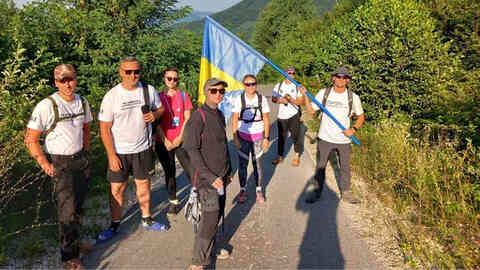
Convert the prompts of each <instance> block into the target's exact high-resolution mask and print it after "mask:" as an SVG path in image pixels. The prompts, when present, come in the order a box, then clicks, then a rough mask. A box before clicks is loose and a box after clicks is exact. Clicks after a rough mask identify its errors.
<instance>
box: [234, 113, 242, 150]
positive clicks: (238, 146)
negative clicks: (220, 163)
mask: <svg viewBox="0 0 480 270" xmlns="http://www.w3.org/2000/svg"><path fill="white" fill-rule="evenodd" d="M238 117H239V113H238V112H234V113H233V114H232V135H233V143H234V144H235V147H236V148H237V149H240V141H239V140H238Z"/></svg>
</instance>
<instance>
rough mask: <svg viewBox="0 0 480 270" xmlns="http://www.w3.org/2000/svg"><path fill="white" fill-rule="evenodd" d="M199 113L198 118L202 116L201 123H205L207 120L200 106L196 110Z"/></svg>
mask: <svg viewBox="0 0 480 270" xmlns="http://www.w3.org/2000/svg"><path fill="white" fill-rule="evenodd" d="M197 111H198V112H199V113H200V118H202V123H203V124H204V125H205V123H206V122H207V117H206V116H205V112H204V111H203V110H202V108H198V110H197Z"/></svg>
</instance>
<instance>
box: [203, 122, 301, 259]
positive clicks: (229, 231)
mask: <svg viewBox="0 0 480 270" xmlns="http://www.w3.org/2000/svg"><path fill="white" fill-rule="evenodd" d="M276 127H277V123H276V122H274V123H272V125H271V135H272V136H271V138H276V130H277V128H276ZM277 143H278V140H274V141H273V143H272V144H271V145H270V148H269V149H268V151H267V153H265V156H264V158H263V162H264V168H263V182H262V186H263V190H264V191H265V198H266V203H268V185H269V184H270V182H271V180H272V177H273V175H274V173H275V169H276V166H274V165H273V164H272V161H273V160H274V159H275V158H276V157H277ZM291 147H292V141H291V140H290V139H289V140H287V143H286V145H285V153H288V152H289V151H290V148H291ZM229 150H230V159H231V161H232V166H233V167H234V168H233V169H234V171H235V172H236V171H237V170H238V154H237V150H236V148H235V146H234V145H233V143H232V142H231V143H229ZM250 163H251V160H250ZM249 173H250V174H249V177H248V179H247V185H246V189H247V198H248V199H247V201H246V202H245V203H243V204H239V203H237V202H236V200H235V197H233V198H227V203H228V202H231V203H234V204H235V205H234V206H233V207H232V209H230V211H229V212H228V214H227V215H226V216H225V219H224V220H223V224H221V225H220V227H219V233H218V234H217V244H216V246H217V248H224V249H226V250H228V251H229V252H230V253H232V251H233V249H234V247H233V246H231V244H230V241H231V239H232V238H233V236H234V235H235V233H236V232H237V230H238V228H239V227H240V225H241V224H242V222H243V220H244V219H245V218H246V217H247V216H248V214H249V213H250V211H251V210H252V208H253V207H254V206H255V204H256V193H255V187H256V186H255V180H254V178H253V177H254V176H253V171H251V172H249ZM232 185H239V183H238V181H234V182H233V183H232ZM260 207H261V206H260ZM222 226H223V228H224V231H223V232H222V231H221V230H222ZM215 264H216V261H215V258H213V260H212V265H211V267H212V268H215Z"/></svg>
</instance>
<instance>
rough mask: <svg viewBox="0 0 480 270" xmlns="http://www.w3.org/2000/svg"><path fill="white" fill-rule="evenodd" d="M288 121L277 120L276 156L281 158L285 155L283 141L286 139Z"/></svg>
mask: <svg viewBox="0 0 480 270" xmlns="http://www.w3.org/2000/svg"><path fill="white" fill-rule="evenodd" d="M287 126H288V120H286V119H277V127H278V145H277V146H278V156H280V157H283V155H284V154H285V153H284V151H285V140H286V139H287V133H288V127H287Z"/></svg>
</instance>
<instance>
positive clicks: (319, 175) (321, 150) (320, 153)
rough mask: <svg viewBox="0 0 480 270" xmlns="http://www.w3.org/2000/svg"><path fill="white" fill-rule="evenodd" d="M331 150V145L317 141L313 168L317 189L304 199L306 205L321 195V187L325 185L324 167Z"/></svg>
mask: <svg viewBox="0 0 480 270" xmlns="http://www.w3.org/2000/svg"><path fill="white" fill-rule="evenodd" d="M331 150H332V144H331V143H328V142H325V141H322V140H318V142H317V157H316V159H317V164H316V166H315V176H314V178H315V180H316V181H317V187H316V188H315V190H314V192H313V193H312V194H310V195H309V196H308V197H307V198H306V202H307V203H314V202H315V201H317V200H318V199H320V196H321V195H322V190H323V185H324V183H325V167H326V166H327V162H328V155H329V154H330V151H331Z"/></svg>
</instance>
